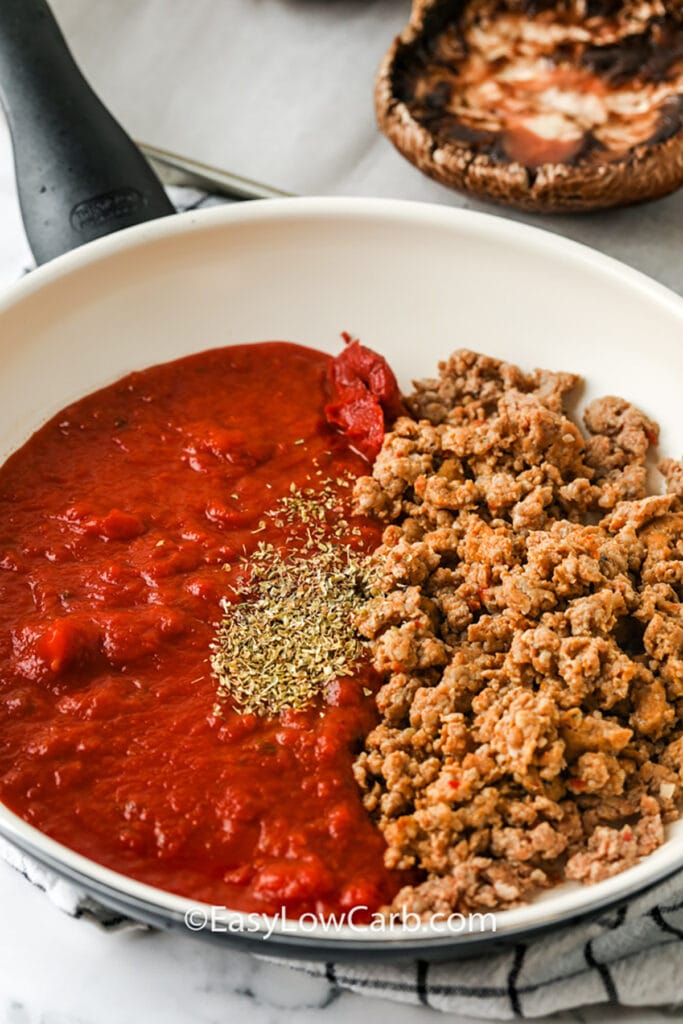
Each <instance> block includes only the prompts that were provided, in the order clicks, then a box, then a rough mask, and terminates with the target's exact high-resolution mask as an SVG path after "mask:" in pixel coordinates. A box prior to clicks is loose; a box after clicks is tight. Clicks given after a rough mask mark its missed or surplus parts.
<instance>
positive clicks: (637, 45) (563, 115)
mask: <svg viewBox="0 0 683 1024" xmlns="http://www.w3.org/2000/svg"><path fill="white" fill-rule="evenodd" d="M375 104H376V110H377V119H378V122H379V126H380V128H381V129H382V131H384V132H385V134H386V135H387V136H388V138H389V139H390V140H391V141H392V142H393V144H394V145H395V146H396V148H397V149H398V150H399V151H400V152H401V153H402V154H403V155H404V156H405V157H407V158H408V160H410V161H411V162H412V163H414V164H415V165H416V166H417V167H418V168H419V169H420V170H421V171H423V172H425V173H426V174H428V175H430V176H431V177H432V178H435V179H436V180H437V181H439V182H441V183H442V184H444V185H448V186H450V187H452V188H455V189H459V190H461V191H463V192H466V193H470V194H473V195H478V196H482V197H486V198H488V199H492V200H494V201H496V202H500V203H506V204H508V205H511V206H517V207H521V208H523V209H529V210H536V211H540V212H548V213H550V212H556V211H563V210H565V211H573V210H574V211H578V210H592V209H603V208H606V207H610V206H623V205H627V204H631V203H637V202H642V201H644V200H647V199H655V198H658V197H660V196H664V195H666V194H668V193H669V192H672V191H674V189H676V188H678V187H679V186H680V185H681V184H683V0H642V2H638V0H626V2H620V0H563V2H562V0H561V2H559V3H558V2H554V3H553V2H550V3H549V2H547V0H469V2H468V0H414V4H413V10H412V14H411V20H410V23H409V25H408V26H407V28H406V29H405V30H404V31H403V32H402V33H401V35H399V36H398V37H397V38H396V39H395V40H394V43H393V45H392V46H391V48H390V50H389V51H388V53H387V54H386V56H385V57H384V60H383V62H382V64H381V67H380V70H379V72H378V76H377V82H376V88H375Z"/></svg>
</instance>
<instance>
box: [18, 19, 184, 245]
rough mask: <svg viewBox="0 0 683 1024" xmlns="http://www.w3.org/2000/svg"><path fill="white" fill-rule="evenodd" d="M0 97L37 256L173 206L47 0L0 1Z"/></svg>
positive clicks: (28, 230)
mask: <svg viewBox="0 0 683 1024" xmlns="http://www.w3.org/2000/svg"><path fill="white" fill-rule="evenodd" d="M0 100H1V101H2V104H3V106H4V108H5V112H6V114H7V118H8V122H9V127H10V132H11V134H12V143H13V146H14V164H15V170H16V176H17V187H18V190H19V202H20V204H21V213H22V217H23V220H24V227H25V228H26V234H27V236H28V240H29V244H30V246H31V249H32V251H33V255H34V256H35V259H36V262H37V263H45V262H46V261H47V260H50V259H52V258H53V257H54V256H59V255H60V254H61V253H64V252H67V251H68V250H69V249H75V248H76V246H79V245H82V244H83V243H84V242H89V241H91V240H92V239H93V238H100V237H101V236H102V235H108V234H111V233H112V232H113V231H118V230H119V229H120V228H126V227H129V226H130V225H131V224H140V223H142V222H143V221H148V220H153V219H154V218H155V217H164V216H166V215H167V214H169V213H173V207H172V205H171V203H170V202H169V200H168V198H167V196H166V193H165V192H164V190H163V188H162V186H161V184H160V183H159V180H158V178H157V177H156V175H155V174H154V173H153V171H152V170H151V168H150V166H149V164H148V163H147V162H146V160H145V159H144V157H143V156H142V154H141V153H140V151H139V150H138V149H137V147H136V146H135V144H134V143H133V142H132V140H131V139H130V138H129V137H128V135H126V133H125V132H124V131H123V129H122V128H121V126H120V125H119V124H117V122H116V121H115V120H114V118H113V117H112V116H111V114H110V113H109V111H108V110H107V109H106V107H104V106H103V104H102V103H101V102H100V100H99V99H98V98H97V96H96V95H95V93H94V92H93V91H92V89H91V88H90V86H89V85H88V83H87V82H86V81H85V79H84V78H83V75H82V74H81V73H80V71H79V70H78V68H77V66H76V64H75V62H74V59H73V57H72V56H71V53H70V52H69V49H68V47H67V45H66V42H65V41H64V37H63V35H62V33H61V32H60V30H59V26H58V25H57V22H56V21H55V19H54V17H53V15H52V12H51V11H50V8H49V7H48V5H47V3H45V0H0Z"/></svg>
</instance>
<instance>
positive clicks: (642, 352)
mask: <svg viewBox="0 0 683 1024" xmlns="http://www.w3.org/2000/svg"><path fill="white" fill-rule="evenodd" d="M0 89H1V91H2V93H3V98H4V101H5V104H6V106H7V108H8V111H9V114H10V120H11V126H12V133H13V137H14V141H15V147H16V153H17V170H18V178H19V184H20V193H21V201H22V210H23V214H24V220H25V223H26V227H27V232H28V234H29V239H30V242H31V245H32V247H33V250H34V253H35V254H36V257H37V259H38V262H45V261H46V260H49V259H50V260H51V258H52V257H54V256H58V254H60V253H66V255H59V258H57V259H54V260H51V261H50V262H48V263H46V265H45V266H43V267H41V268H40V269H38V270H36V271H35V272H34V273H32V274H30V275H28V276H27V277H26V278H24V279H23V280H22V281H21V282H20V283H19V284H17V285H16V286H14V288H12V289H11V290H10V291H9V293H7V294H6V295H5V297H4V300H3V301H2V302H1V303H0V455H2V456H3V457H4V456H5V455H7V454H8V453H9V452H11V451H13V450H14V449H16V448H17V447H18V446H19V445H21V444H22V443H23V442H24V441H25V440H26V439H27V438H28V436H29V435H30V434H31V432H32V431H34V430H35V429H36V428H37V427H39V426H40V425H41V424H42V423H43V422H44V421H45V420H46V419H47V418H48V417H50V416H51V415H52V414H54V413H55V412H57V411H58V410H59V409H60V408H61V407H63V406H64V405H66V404H67V403H69V402H71V401H72V400H74V399H75V398H78V397H79V396H81V395H83V394H85V393H87V392H89V391H91V390H93V389H95V388H98V387H101V386H103V385H105V384H107V383H109V382H111V381H113V380H114V379H116V378H117V377H120V376H122V375H123V374H125V373H128V372H129V371H130V370H134V369H138V368H141V367H144V366H147V365H150V364H152V363H157V362H161V361H164V360H167V359H172V358H175V357H177V356H180V355H184V354H187V353H190V352H193V351H199V350H201V349H205V348H208V347H211V346H217V345H226V344H227V345H229V344H233V343H237V342H247V341H259V340H264V339H273V338H281V339H289V340H293V341H298V342H302V343H303V344H308V345H313V346H316V347H318V348H322V349H326V350H328V351H335V350H337V349H338V336H339V332H340V331H341V330H348V331H351V332H353V333H354V334H358V335H359V336H360V337H361V338H362V339H363V340H364V341H366V342H367V343H368V344H370V345H372V346H374V347H376V348H377V349H379V350H380V351H381V352H382V353H384V354H385V355H386V356H387V357H388V359H389V360H390V362H391V363H392V365H393V366H394V367H395V369H396V370H397V372H398V375H399V377H400V379H401V381H402V383H403V384H404V385H406V386H407V385H408V384H409V381H410V379H411V377H415V376H421V375H431V374H433V372H434V369H435V366H436V363H437V360H438V359H440V358H443V357H444V356H446V355H447V354H448V353H449V351H450V350H451V349H453V348H455V347H457V346H460V345H467V346H470V347H474V348H479V349H481V350H483V351H486V352H489V353H491V354H493V355H497V356H502V357H504V358H507V359H511V360H514V361H516V362H519V363H521V364H522V365H523V366H526V367H530V366H537V365H543V366H547V367H550V368H555V369H568V370H574V371H578V372H581V373H582V374H583V375H584V376H585V377H586V378H587V381H588V384H587V388H586V392H585V395H584V398H585V399H589V398H591V397H594V396H596V395H598V394H605V393H614V394H619V395H623V396H625V397H626V398H628V399H630V400H632V401H635V402H636V403H637V404H639V405H640V406H641V407H642V408H643V409H644V410H645V411H646V412H647V413H648V414H649V415H651V416H653V417H655V418H656V419H657V420H659V422H660V424H661V425H662V435H661V447H662V450H663V451H665V452H666V453H669V454H672V455H674V456H680V455H681V453H682V452H683V421H682V420H681V416H680V411H679V410H680V381H681V380H682V379H683V301H682V300H681V299H679V298H678V297H677V296H675V295H674V294H672V293H670V292H668V291H667V290H666V289H664V288H662V287H660V286H659V285H657V284H655V283H653V282H652V281H650V280H648V279H647V278H645V277H643V276H642V275H640V274H638V273H636V272H635V271H633V270H630V269H628V268H626V267H624V266H621V265H620V264H618V263H616V262H614V261H612V260H610V259H608V258H606V257H604V256H601V255H599V254H597V253H595V252H592V251H591V250H589V249H586V248H583V247H582V246H579V245H576V244H574V243H571V242H567V241H564V240H562V239H560V238H557V237H556V236H554V235H551V234H548V233H546V232H542V231H537V230H533V229H530V228H527V227H522V226H520V225H517V224H514V223H511V222H507V221H505V220H503V219H500V218H497V217H496V218H494V217H488V216H484V215H481V214H473V213H468V212H463V211H455V210H448V209H444V208H440V207H432V206H427V205H419V204H412V203H402V202H392V201H379V200H344V199H303V200H272V201H270V200H269V201H267V202H255V203H245V204H240V205H239V206H233V207H230V208H224V209H212V210H209V211H206V212H203V213H188V214H184V215H182V216H166V214H169V213H170V212H171V210H170V208H169V205H168V202H167V200H166V199H165V196H164V195H163V193H162V191H161V189H160V187H159V185H158V182H157V181H156V179H155V178H154V177H153V175H152V174H151V172H150V171H149V169H148V167H147V165H146V164H145V162H144V160H143V159H142V157H140V156H139V154H138V153H137V152H136V151H135V149H134V147H132V144H131V143H130V140H129V139H128V138H127V136H125V134H124V133H123V132H122V131H121V129H120V128H118V126H116V125H115V124H114V123H113V122H112V121H111V119H110V118H109V115H108V114H107V113H106V111H104V109H103V108H102V106H101V105H100V104H99V102H98V101H97V100H96V99H95V97H94V96H93V95H92V93H91V92H90V90H89V89H88V87H87V86H86V85H85V83H84V82H83V80H82V78H81V77H80V75H79V73H78V72H77V70H76V69H75V67H74V66H73V63H72V62H71V60H70V58H69V56H68V54H67V52H66V50H65V47H64V43H63V40H62V39H61V37H60V35H59V33H58V30H57V29H56V27H55V25H54V22H53V21H52V19H51V16H50V14H49V11H48V9H47V7H46V6H45V4H44V3H43V2H42V0H2V4H1V5H0ZM155 218H162V219H155ZM133 225H135V226H133ZM119 228H125V230H122V231H118V230H117V229H119ZM112 231H117V233H116V234H111V232H112ZM105 235H107V236H108V237H99V236H105ZM98 238H99V240H97V239H98ZM82 243H87V244H82ZM76 246H78V248H76ZM67 250H74V251H71V252H67ZM0 833H1V834H2V835H4V836H5V837H6V838H8V839H10V840H11V841H12V842H14V843H15V844H16V845H17V846H19V847H21V848H22V849H24V850H26V851H28V852H30V853H31V854H32V855H33V856H34V857H36V858H37V859H38V860H40V861H42V862H44V863H45V864H48V865H49V866H51V867H52V868H54V869H55V870H56V871H58V872H60V873H61V874H63V875H64V876H67V877H69V878H72V879H76V880H77V881H78V882H79V883H80V884H81V885H82V886H83V888H84V889H85V890H86V891H88V892H89V893H91V894H92V895H94V896H96V897H97V898H98V899H99V900H100V901H101V902H103V903H105V904H107V905H109V906H112V907H114V908H116V909H118V910H120V911H122V912H124V913H126V914H129V915H130V916H132V917H135V918H139V919H141V920H144V921H149V922H151V923H153V924H157V925H160V926H162V927H171V926H179V927H185V925H184V915H185V913H186V911H187V910H189V909H191V908H192V906H193V904H192V902H191V901H188V900H186V899H183V898H181V897H178V896H174V895H172V894H170V893H167V892H163V891H161V890H158V889H154V888H152V887H150V886H146V885H143V884H141V883H139V882H135V881H133V880H131V879H129V878H127V877H124V876H123V875H119V874H117V873H116V872H113V871H110V870H107V869H105V868H102V867H100V866H99V865H97V864H95V863H94V862H92V861H90V860H88V859H87V858H84V857H82V856H80V855H78V854H75V853H73V852H72V851H70V850H69V849H67V848H66V847H64V846H61V845H60V844H58V843H56V842H54V841H53V840H51V839H49V838H47V837H46V836H45V835H43V834H42V833H40V832H38V831H37V830H36V829H34V828H32V827H31V826H30V825H28V824H26V823H25V822H23V821H22V820H20V819H19V818H17V817H16V816H15V815H14V814H12V812H11V811H9V810H8V809H7V808H5V807H3V806H1V805H0ZM681 867H683V822H682V823H678V824H676V825H673V826H671V827H670V828H669V831H668V836H667V841H666V843H665V844H664V846H663V847H661V849H659V850H658V851H656V852H655V853H654V854H652V855H651V856H650V857H648V858H646V859H645V860H644V861H643V862H642V863H641V864H639V865H638V866H637V867H634V868H632V869H630V870H629V871H626V872H624V873H623V874H621V875H618V876H616V877H615V878H612V879H609V880H607V881H605V882H601V883H599V884H597V885H595V886H593V887H587V888H581V887H576V886H569V885H567V886H562V887H560V888H558V889H555V890H553V891H551V892H550V893H548V894H546V895H545V896H544V897H543V898H541V899H539V900H537V901H535V902H534V903H532V904H531V905H529V906H526V907H521V908H519V909H516V910H509V911H505V912H503V913H501V914H499V915H498V918H497V928H496V932H495V934H494V933H493V931H492V930H491V929H488V930H486V931H484V932H481V933H479V932H476V933H472V934H469V933H467V932H465V933H463V934H460V935H455V934H453V933H445V934H438V933H435V932H434V931H432V932H428V933H424V934H418V933H415V932H411V933H405V932H403V933H402V932H400V931H395V932H393V933H392V934H391V935H384V936H378V935H377V934H376V933H372V934H371V933H361V932H360V931H358V930H356V931H348V930H347V931H341V932H338V933H334V934H333V933H326V932H324V931H321V930H320V928H318V929H316V930H311V928H310V927H309V928H307V929H303V928H301V927H299V926H296V925H289V926H288V928H287V930H286V931H285V932H283V931H282V930H281V929H276V931H275V932H274V934H273V936H272V938H271V939H270V940H269V941H268V943H267V945H266V946H264V944H263V942H262V933H261V932H258V931H249V930H248V922H247V921H246V919H245V918H244V917H243V916H242V915H240V914H235V915H233V916H232V917H231V918H230V921H232V922H233V927H235V928H236V929H237V928H239V927H241V928H242V930H241V931H239V930H236V931H221V932H213V933H211V932H207V931H202V932H200V933H198V934H200V935H202V936H205V937H212V938H214V939H216V940H218V941H228V942H232V943H237V944H241V945H242V946H247V947H250V948H252V949H254V950H258V951H260V952H270V953H280V954H282V955H287V956H293V955H294V956H296V955H298V956H303V957H307V958H313V957H325V958H335V959H337V958H342V957H358V955H359V952H362V954H363V956H367V957H370V956H375V957H377V958H382V959H387V957H390V956H391V957H399V956H403V957H414V956H416V955H418V956H420V957H422V958H438V957H453V956H458V955H468V954H472V953H473V952H478V951H480V950H481V948H482V946H491V945H492V944H494V943H496V942H510V941H513V940H514V941H519V940H520V938H521V937H524V938H528V937H529V936H530V934H532V933H533V932H537V931H539V930H542V929H546V928H551V927H557V926H559V925H561V924H564V923H567V922H568V921H570V920H573V919H575V918H578V917H581V916H585V915H588V914H595V913H598V912H600V911H601V910H603V909H605V908H606V907H608V906H612V905H615V904H618V903H620V902H623V901H624V900H626V899H628V898H629V897H631V896H632V895H633V894H634V893H636V892H638V891H642V890H644V889H646V888H647V887H649V886H651V885H653V884H654V883H655V882H657V881H658V880H660V879H662V878H664V877H666V876H667V875H669V874H671V873H672V872H674V871H675V870H677V869H679V868H681Z"/></svg>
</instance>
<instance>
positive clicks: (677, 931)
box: [650, 907, 683, 939]
mask: <svg viewBox="0 0 683 1024" xmlns="http://www.w3.org/2000/svg"><path fill="white" fill-rule="evenodd" d="M666 909H667V910H668V909H673V908H669V907H667V908H666ZM650 917H651V918H652V920H653V921H654V922H655V924H657V925H658V926H659V927H660V928H661V930H662V931H663V932H668V934H669V935H675V936H676V937H677V938H679V939H683V929H681V928H676V927H675V925H673V924H669V922H668V921H665V920H664V917H663V915H662V911H661V909H660V908H659V907H653V908H652V910H651V911H650Z"/></svg>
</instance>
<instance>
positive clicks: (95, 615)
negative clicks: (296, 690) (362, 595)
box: [0, 342, 404, 920]
mask: <svg viewBox="0 0 683 1024" xmlns="http://www.w3.org/2000/svg"><path fill="white" fill-rule="evenodd" d="M330 364H331V360H330V357H329V356H326V355H324V354H322V353H319V352H315V351H313V350H310V349H305V348H302V347H299V346H296V345H291V344H286V343H279V342H269V343H264V344H261V345H244V346H236V347H231V348H225V349H217V350H213V351H210V352H205V353H202V354H200V355H195V356H191V357H188V358H185V359H181V360H178V361H176V362H173V363H167V364H164V365H161V366H156V367H153V368H151V369H148V370H145V371H143V372H140V373H133V374H131V375H130V376H128V377H126V378H124V379H123V380H121V381H119V382H117V383H116V384H113V385H111V386H110V387H107V388H105V389H103V390H101V391H99V392H97V393H96V394H93V395H89V396H88V397H86V398H84V399H82V400H80V401H78V402H76V403H75V404H73V405H71V406H70V407H69V408H67V409H64V410H63V411H62V412H61V413H60V414H59V415H57V416H56V417H54V418H53V419H52V420H51V421H50V422H49V423H47V424H46V425H45V426H44V427H43V428H42V429H41V430H39V431H38V432H37V433H36V434H35V435H34V436H33V437H32V438H31V439H30V440H29V441H28V443H27V444H25V445H24V446H23V447H22V448H21V449H20V450H19V451H17V452H16V453H15V454H14V455H13V456H12V457H11V458H10V459H9V460H8V461H7V463H6V464H5V465H4V466H3V467H2V468H1V469H0V661H1V669H0V798H1V799H2V800H3V801H4V802H5V803H6V804H7V805H8V806H9V807H10V808H12V809H13V810H14V811H15V812H16V813H17V814H19V815H21V816H22V817H23V818H25V819H26V820H27V821H28V822H30V823H31V824H32V825H35V826H36V827H37V828H39V829H41V830H42V831H43V832H46V833H47V834H48V835H50V836H52V837H53V838H55V839H57V840H59V841H60V842H62V843H65V844H66V845H67V846H69V847H71V848H73V849H74V850H77V851H78V852H79V853H82V854H85V855H86V856H88V857H91V858H92V859H93V860H96V861H98V862H99V863H101V864H104V865H106V866H107V867H110V868H113V869H115V870H117V871H120V872H123V873H124V874H127V875H129V876H132V877H133V878H136V879H139V880H140V881H143V882H147V883H149V884H151V885H155V886H159V887H161V888H164V889H167V890H170V891H172V892H175V893H179V894H181V895H184V896H187V897H191V898H195V899H197V900H204V901H208V902H210V903H214V904H218V905H225V906H229V907H232V908H234V909H239V910H245V911H264V912H278V911H280V909H281V908H283V907H284V908H285V909H286V912H287V914H288V915H289V916H292V917H296V916H298V915H300V914H301V913H304V912H317V913H329V912H331V911H337V912H338V911H339V910H343V909H349V908H351V907H354V906H359V905H367V906H368V907H369V908H370V910H374V909H376V908H377V907H378V906H379V905H380V904H381V903H383V902H385V901H387V900H390V899H391V897H392V896H393V895H394V894H395V892H396V891H397V890H398V888H399V886H400V884H401V883H402V882H403V881H404V879H403V878H401V876H400V875H398V874H397V873H393V872H389V871H387V870H386V869H385V867H384V864H383V853H384V841H383V839H382V837H381V835H380V834H379V832H378V831H377V830H376V829H375V828H374V826H373V825H372V824H371V822H370V820H369V819H368V817H367V815H366V813H365V811H364V809H363V807H362V804H361V801H360V796H359V793H358V791H357V788H356V785H355V782H354V779H353V775H352V762H353V759H354V756H355V753H356V752H357V750H358V748H359V746H360V745H361V744H362V741H363V737H364V736H365V734H366V733H367V732H368V730H369V729H371V728H372V726H373V724H374V722H375V715H376V712H375V708H374V700H373V696H372V692H371V691H374V690H375V689H376V686H377V682H378V681H377V679H376V678H375V677H374V675H373V673H372V671H371V669H370V668H369V666H363V665H359V667H358V672H357V674H356V675H355V676H353V677H349V678H344V679H340V680H334V681H333V682H332V683H331V684H330V686H329V688H328V691H327V693H326V694H325V697H324V698H323V699H321V701H320V702H318V703H317V704H316V705H315V706H312V707H311V708H310V709H306V710H305V711H299V712H283V713H281V714H280V715H279V716H277V717H276V718H258V717H256V716H253V715H240V714H237V713H236V712H235V711H233V710H227V711H224V712H223V715H222V717H215V715H214V704H215V697H216V683H215V680H214V679H213V678H212V674H211V669H210V665H209V656H210V644H211V642H212V639H213V636H214V633H215V626H216V623H217V621H218V620H219V619H220V617H221V614H222V613H221V608H220V602H221V599H223V598H225V599H227V600H229V601H235V600H239V596H238V595H237V594H236V592H235V590H234V589H233V586H236V585H238V584H239V582H240V581H241V580H242V578H243V574H244V571H245V570H244V564H243V558H244V556H245V555H248V554H249V553H250V552H251V551H253V550H254V548H255V547H256V545H257V544H258V542H259V541H267V542H272V543H273V544H275V545H277V542H278V539H279V538H278V528H277V526H276V524H275V523H274V522H273V521H272V520H271V519H268V518H266V519H265V520H264V511H265V510H267V509H269V508H271V507H272V506H273V505H274V504H275V503H276V502H277V500H278V498H281V497H283V496H285V495H286V494H287V493H288V492H289V491H290V487H291V485H292V484H295V485H296V486H297V487H302V488H303V487H312V486H313V487H315V486H316V480H318V479H319V478H322V477H330V478H333V479H337V478H340V477H341V476H342V475H343V474H344V473H346V472H348V473H350V474H352V475H360V474H362V473H364V472H366V471H367V462H366V461H365V459H364V458H363V457H362V456H361V455H359V454H358V453H357V452H356V451H354V450H353V449H352V448H351V447H350V445H349V443H348V441H347V440H346V439H345V437H344V436H342V435H341V434H340V433H339V432H338V431H336V430H335V429H334V427H332V426H330V425H329V424H328V423H327V422H326V419H325V415H324V409H325V402H326V387H327V384H326V382H327V381H328V379H329V376H330ZM328 397H329V396H328ZM340 493H341V491H340ZM264 523H265V525H263V524H264ZM352 526H353V527H356V528H358V527H360V532H359V534H355V533H354V534H353V535H351V534H350V535H349V538H348V541H349V543H352V544H354V545H359V546H360V547H361V548H363V549H369V548H371V547H373V546H374V545H376V544H377V542H378V539H379V527H378V525H377V524H376V523H374V522H372V521H370V520H368V519H359V518H357V517H356V518H353V517H351V518H350V529H351V527H352ZM280 539H281V538H280ZM358 919H359V918H358V917H357V918H356V920H358Z"/></svg>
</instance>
